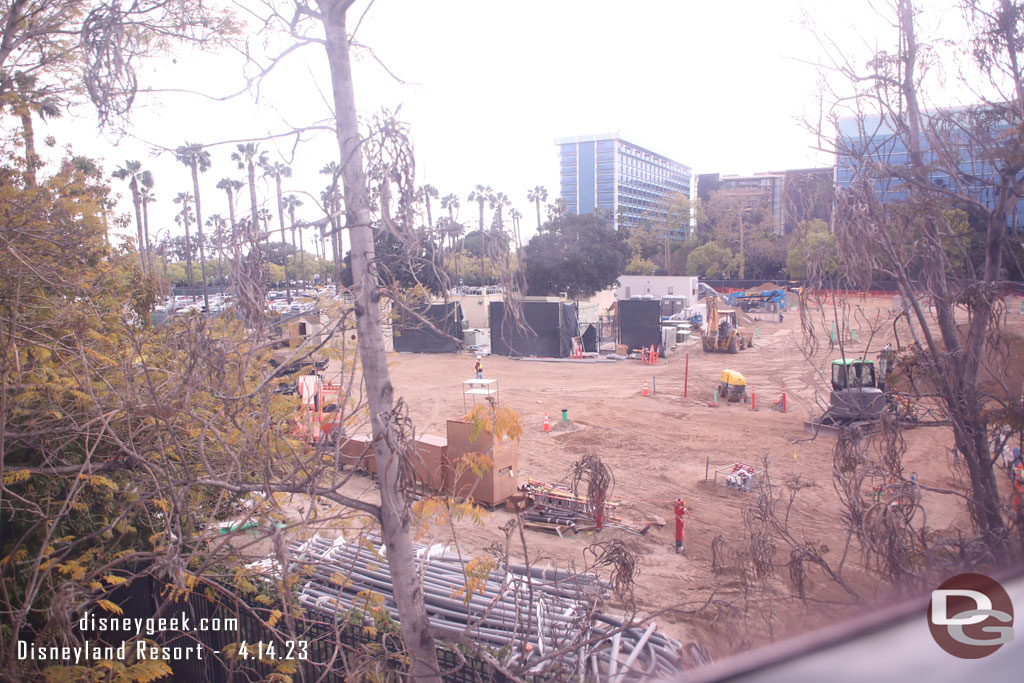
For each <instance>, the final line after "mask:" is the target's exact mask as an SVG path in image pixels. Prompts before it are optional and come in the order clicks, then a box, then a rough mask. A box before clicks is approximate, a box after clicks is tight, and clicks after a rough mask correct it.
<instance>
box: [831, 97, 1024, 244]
mask: <svg viewBox="0 0 1024 683" xmlns="http://www.w3.org/2000/svg"><path fill="white" fill-rule="evenodd" d="M953 116H954V118H953V119H952V120H955V112H954V113H953ZM955 135H956V133H951V134H949V135H947V136H944V137H945V138H946V139H952V141H953V142H954V143H955V142H956V139H955ZM993 147H994V145H993ZM921 150H922V156H923V157H924V163H925V164H926V165H927V166H928V167H929V171H928V179H929V181H930V182H932V183H933V184H934V185H935V186H936V187H937V188H951V189H953V190H955V191H957V192H959V193H962V194H964V195H967V196H970V197H972V198H974V199H975V200H976V201H980V202H981V203H983V204H985V205H986V206H988V207H990V208H992V207H994V206H995V202H996V197H997V186H998V183H999V180H998V176H997V175H996V173H995V167H994V166H993V162H992V161H991V160H989V159H980V158H971V157H970V156H969V152H970V150H971V147H970V146H969V145H967V144H960V145H957V146H956V154H958V157H957V159H956V164H957V167H958V168H959V169H960V171H961V172H962V173H963V174H968V175H970V176H973V177H974V178H975V180H974V181H972V182H970V184H968V185H964V184H962V183H964V182H966V181H965V180H964V179H963V178H962V177H960V178H950V175H949V173H948V171H947V169H945V168H942V167H940V166H939V165H936V152H935V150H934V149H932V148H931V146H930V145H929V142H928V139H927V138H926V137H925V136H924V135H923V134H922V139H921ZM909 164H910V157H909V153H908V150H907V147H906V145H905V144H904V141H903V139H902V138H900V136H898V135H896V134H895V133H894V131H893V129H892V127H891V126H890V125H889V123H888V122H887V121H886V120H885V119H884V118H882V117H880V116H871V117H867V118H865V119H863V120H860V119H857V118H855V117H849V118H842V119H840V120H839V131H838V136H837V140H836V176H835V182H836V187H838V188H840V189H849V188H850V185H851V183H852V182H853V181H854V179H855V178H858V177H866V178H869V179H871V182H872V184H873V186H874V188H875V192H876V193H877V194H878V197H879V199H880V200H881V201H882V202H891V201H898V200H903V199H906V198H907V190H906V186H905V184H904V182H903V180H902V179H900V178H897V177H893V175H894V174H893V171H894V170H895V171H896V172H899V171H900V170H903V169H905V170H906V172H907V173H909V168H910V166H909ZM880 165H885V166H886V167H887V168H886V169H885V170H880ZM957 182H959V183H961V185H960V186H959V187H955V188H954V187H953V185H951V183H952V184H955V183H957ZM1006 225H1007V228H1009V229H1011V230H1013V229H1016V230H1020V229H1021V228H1022V227H1024V199H1021V200H1019V201H1018V202H1017V208H1016V211H1014V212H1012V213H1011V214H1010V216H1008V217H1007V221H1006Z"/></svg>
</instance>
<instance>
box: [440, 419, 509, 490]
mask: <svg viewBox="0 0 1024 683" xmlns="http://www.w3.org/2000/svg"><path fill="white" fill-rule="evenodd" d="M472 433H473V425H472V424H471V423H468V422H463V421H461V420H448V467H447V468H446V472H445V475H446V476H445V491H447V492H448V493H451V494H452V495H454V496H457V497H464V498H472V499H473V500H475V501H476V502H478V503H482V504H484V505H490V506H494V505H499V504H501V503H503V502H505V500H506V499H507V498H509V497H510V496H512V495H514V494H515V492H516V490H517V488H518V483H519V482H518V475H517V473H518V471H519V462H518V444H517V443H516V442H515V441H512V440H510V439H506V440H505V441H502V442H499V443H495V441H494V437H493V436H492V435H491V434H489V433H487V432H485V431H483V430H481V432H480V434H478V435H477V437H476V439H473V438H471V437H472ZM475 453H484V454H486V455H488V456H489V457H490V458H491V459H492V460H493V463H492V464H490V465H489V466H485V467H484V471H483V472H482V473H481V474H477V473H476V472H474V471H473V468H472V467H470V466H469V464H468V459H467V454H475ZM470 457H472V456H470Z"/></svg>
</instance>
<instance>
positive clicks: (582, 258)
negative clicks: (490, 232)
mask: <svg viewBox="0 0 1024 683" xmlns="http://www.w3.org/2000/svg"><path fill="white" fill-rule="evenodd" d="M524 252H525V255H524V258H525V260H526V282H527V285H528V288H529V291H530V293H532V294H553V293H558V292H567V293H569V294H570V296H591V295H593V294H594V292H597V291H598V290H602V289H607V288H608V287H611V286H612V285H614V284H615V282H616V281H617V280H618V278H619V275H621V274H622V272H623V271H624V269H625V268H626V264H627V263H629V259H630V247H629V244H628V243H627V242H626V238H625V235H624V234H623V233H622V232H621V231H616V230H614V229H612V227H611V223H610V221H608V219H607V218H606V217H604V216H603V215H599V214H596V213H590V214H585V215H582V216H580V215H576V214H568V215H565V216H562V217H560V218H556V219H555V220H553V221H550V222H549V223H547V224H545V226H544V229H543V230H541V232H539V233H538V234H537V235H534V237H533V238H531V239H530V241H529V242H528V243H527V245H526V247H525V249H524Z"/></svg>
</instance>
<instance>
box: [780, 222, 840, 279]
mask: <svg viewBox="0 0 1024 683" xmlns="http://www.w3.org/2000/svg"><path fill="white" fill-rule="evenodd" d="M796 236H797V237H796V240H795V241H794V242H793V244H792V246H790V248H789V251H788V252H787V253H786V270H787V271H788V273H789V277H791V278H793V279H796V280H803V279H805V278H807V277H812V278H817V279H822V280H828V281H831V280H834V279H835V277H836V275H837V274H838V269H839V254H838V253H837V252H836V239H835V236H834V235H833V234H832V233H831V232H829V229H828V223H826V222H825V221H822V220H817V219H815V220H811V221H803V222H801V223H800V224H799V225H798V226H797V231H796Z"/></svg>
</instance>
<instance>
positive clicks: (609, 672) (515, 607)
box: [291, 536, 681, 681]
mask: <svg viewBox="0 0 1024 683" xmlns="http://www.w3.org/2000/svg"><path fill="white" fill-rule="evenodd" d="M414 548H415V550H416V554H417V557H418V558H419V562H418V566H417V572H418V573H419V575H420V576H421V577H422V585H423V598H424V603H425V605H426V609H427V615H428V617H429V619H430V623H431V626H432V627H434V628H436V629H437V630H438V631H441V632H444V633H450V634H452V635H456V634H463V635H466V636H468V637H470V638H472V639H474V640H476V641H477V642H478V643H480V644H481V645H484V646H487V647H491V648H493V649H495V650H496V649H499V648H501V647H502V646H505V645H508V646H509V647H510V651H511V654H510V655H509V656H508V658H507V660H506V661H505V664H506V665H507V666H514V667H516V668H523V669H530V668H531V667H533V668H534V669H535V672H539V671H542V670H543V669H545V668H547V667H549V666H552V663H551V662H548V663H543V662H540V661H539V660H540V659H541V658H542V657H543V656H544V655H545V654H546V653H550V652H554V651H556V650H560V649H563V648H567V649H568V652H567V653H565V654H563V655H561V656H560V657H559V658H558V660H557V662H556V663H557V665H558V666H560V667H561V668H563V670H564V669H568V670H570V671H579V670H580V667H585V668H587V669H590V670H591V671H592V672H595V674H598V675H600V677H601V678H602V679H604V678H606V677H607V678H609V679H610V680H614V681H629V680H639V679H641V678H645V677H648V676H650V675H653V674H659V675H662V674H664V675H667V674H672V673H675V672H677V671H678V670H679V668H680V661H681V660H680V646H679V643H678V642H676V641H674V640H672V639H671V638H669V637H667V636H664V635H663V634H660V633H657V632H656V631H655V628H654V624H653V623H652V624H650V625H649V626H647V627H645V628H639V627H637V628H628V629H624V630H621V631H620V632H619V633H616V634H613V635H608V634H611V633H612V632H613V631H616V630H618V629H621V627H622V626H623V622H622V621H620V620H618V619H617V618H615V617H612V616H609V615H604V614H598V613H596V604H597V601H598V599H599V598H600V597H601V596H602V595H603V594H604V593H606V591H607V590H608V589H609V588H610V586H609V584H608V583H606V582H604V581H602V580H600V579H599V578H598V577H597V576H595V575H593V574H575V573H573V572H569V571H566V570H561V569H554V568H541V567H526V566H523V565H516V564H509V565H506V566H505V567H503V568H502V569H500V570H499V569H496V570H493V571H491V572H490V574H489V575H488V576H487V577H486V578H484V579H482V580H480V581H478V582H477V584H476V585H475V586H474V590H473V593H472V595H467V594H466V588H465V586H466V574H465V567H466V561H465V560H464V559H462V558H460V557H459V556H458V555H456V554H454V553H450V552H447V551H446V549H444V548H438V547H436V546H435V547H431V548H425V547H423V546H418V545H415V546H414ZM291 552H292V561H293V563H297V564H301V565H306V566H307V567H308V569H307V572H308V574H307V581H306V582H305V583H304V585H303V586H302V588H301V589H300V591H299V596H298V598H299V603H300V604H301V605H303V606H304V607H306V608H307V609H310V610H313V611H316V612H320V613H322V614H325V616H327V615H330V616H331V617H332V620H333V618H334V616H335V615H337V613H338V612H348V611H350V610H352V609H354V608H358V609H360V610H362V611H364V612H365V611H366V606H367V605H366V600H365V598H363V597H360V596H359V595H358V594H359V593H361V592H363V591H372V592H374V593H377V594H379V595H380V596H381V598H382V601H381V602H380V603H379V604H380V606H381V607H383V608H385V609H387V610H388V612H389V614H390V615H391V617H392V618H393V619H395V620H396V621H397V620H398V612H397V608H396V606H395V601H394V595H393V593H392V586H391V575H390V572H389V570H388V565H387V559H386V555H385V552H384V549H383V548H382V547H381V545H380V543H379V541H378V540H376V539H371V540H370V542H366V540H362V541H360V540H355V541H352V542H346V541H345V540H344V539H341V538H339V539H338V540H332V539H329V538H324V537H321V536H314V537H313V538H311V539H309V540H308V541H306V542H303V543H298V542H296V543H293V544H292V545H291ZM602 636H606V637H604V638H602ZM587 641H594V642H593V643H590V644H585V643H587Z"/></svg>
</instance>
